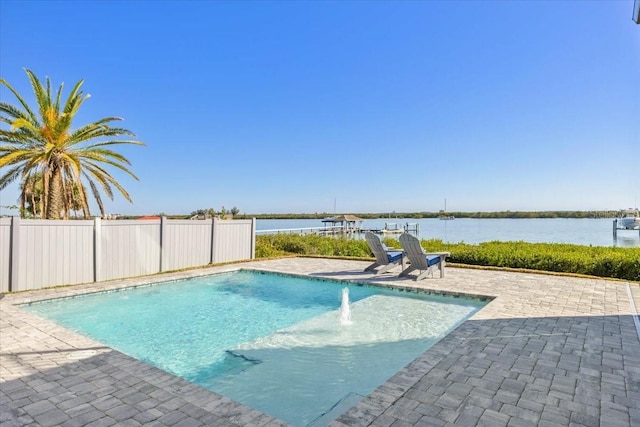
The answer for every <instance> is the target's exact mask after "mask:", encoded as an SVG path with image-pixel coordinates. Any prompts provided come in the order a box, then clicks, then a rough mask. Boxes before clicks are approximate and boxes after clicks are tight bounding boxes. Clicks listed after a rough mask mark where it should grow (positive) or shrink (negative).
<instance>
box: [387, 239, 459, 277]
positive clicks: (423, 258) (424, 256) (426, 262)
mask: <svg viewBox="0 0 640 427" xmlns="http://www.w3.org/2000/svg"><path fill="white" fill-rule="evenodd" d="M399 240H400V245H401V246H402V249H403V250H404V253H405V255H407V258H409V262H410V263H411V265H410V266H409V267H407V268H406V269H404V270H402V272H401V273H400V276H407V275H409V273H411V272H412V271H414V270H418V271H419V272H420V274H418V276H417V277H416V278H415V280H416V281H417V280H422V279H424V278H425V277H427V274H431V277H433V267H434V266H436V265H437V266H438V269H440V277H441V278H442V277H444V265H445V258H446V257H448V256H449V255H451V254H450V253H449V252H433V253H426V252H425V251H424V249H422V246H421V245H420V240H418V238H417V237H414V236H412V235H411V234H408V233H404V234H402V235H401V236H400V238H399Z"/></svg>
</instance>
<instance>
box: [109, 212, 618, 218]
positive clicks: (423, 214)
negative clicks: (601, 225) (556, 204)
mask: <svg viewBox="0 0 640 427" xmlns="http://www.w3.org/2000/svg"><path fill="white" fill-rule="evenodd" d="M342 214H351V215H355V216H357V217H359V218H362V219H385V218H404V219H408V218H415V219H421V218H438V217H440V216H442V215H444V214H446V215H451V216H454V217H455V218H474V219H485V218H486V219H501V218H505V219H529V218H570V219H580V218H617V217H620V216H621V214H622V210H608V211H496V212H446V213H445V212H381V213H353V212H340V213H336V214H331V213H327V212H323V213H313V214H308V213H285V214H276V213H261V214H239V215H236V216H235V218H236V219H248V218H256V219H318V220H321V219H324V218H328V217H332V216H336V215H342ZM143 216H144V215H123V216H121V217H120V218H119V219H138V218H141V217H143ZM165 216H166V217H167V218H170V219H188V218H191V217H192V215H191V214H185V215H167V214H165Z"/></svg>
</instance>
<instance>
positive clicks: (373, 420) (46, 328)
mask: <svg viewBox="0 0 640 427" xmlns="http://www.w3.org/2000/svg"><path fill="white" fill-rule="evenodd" d="M368 264H369V263H367V262H358V261H343V260H327V259H309V258H287V259H281V260H271V261H259V262H250V263H244V264H235V265H231V266H223V267H212V268H207V269H200V270H194V271H190V272H181V273H175V274H167V275H157V276H152V277H147V278H139V279H128V280H123V281H114V282H108V283H101V284H91V285H79V286H72V287H65V288H57V289H50V290H40V291H33V292H24V293H18V294H9V295H5V296H4V298H2V299H0V424H1V425H2V426H18V425H42V426H53V425H61V426H81V425H93V426H108V425H128V426H138V425H158V426H162V425H171V426H199V425H210V426H284V425H286V424H285V423H283V422H281V421H279V420H277V419H274V418H273V417H270V416H268V415H265V414H262V413H260V412H258V411H256V410H254V409H251V408H248V407H246V406H243V405H241V404H239V403H237V402H234V401H232V400H230V399H228V398H225V397H222V396H219V395H217V394H215V393H213V392H211V391H209V390H206V389H203V388H201V387H199V386H197V385H194V384H191V383H189V382H187V381H185V380H182V379H180V378H177V377H175V376H173V375H170V374H168V373H165V372H163V371H161V370H159V369H156V368H154V367H152V366H149V365H147V364H145V363H142V362H140V361H137V360H135V359H133V358H131V357H129V356H126V355H124V354H122V353H120V352H118V351H115V350H113V349H110V348H108V347H105V346H103V345H101V344H99V343H97V342H95V341H92V340H90V339H88V338H86V337H83V336H80V335H78V334H76V333H73V332H71V331H68V330H66V329H64V328H62V327H60V326H57V325H55V324H53V323H51V322H49V321H45V320H43V319H41V318H39V317H37V316H35V315H33V314H30V313H27V312H26V311H24V310H21V309H20V308H19V307H17V306H16V305H17V304H21V303H25V302H29V301H36V300H41V299H48V298H55V297H60V296H68V295H75V294H80V293H87V292H94V291H98V290H105V289H114V288H119V287H125V286H132V285H136V284H141V283H154V282H158V281H162V280H168V279H174V278H182V277H190V276H193V275H204V274H212V273H217V272H222V271H229V270H235V269H239V268H247V269H260V270H271V271H278V272H283V273H295V274H304V275H313V276H323V277H330V278H332V279H337V280H356V281H360V282H371V283H378V284H382V285H384V286H402V287H407V286H412V287H413V286H415V287H420V288H424V289H430V290H433V291H436V292H450V293H458V294H469V295H482V296H489V297H492V298H494V299H493V300H492V301H491V302H490V303H489V304H488V305H487V306H486V307H484V308H483V309H482V310H480V311H479V312H477V313H476V314H475V315H474V316H473V317H472V318H471V319H469V320H467V321H466V322H464V323H463V324H462V325H461V326H459V327H458V328H457V329H456V330H455V331H453V332H452V333H451V334H449V335H448V336H447V337H445V338H444V339H442V340H441V341H439V342H438V343H437V344H436V345H434V346H433V347H432V348H430V349H429V350H428V351H426V352H425V353H424V354H422V355H421V356H420V357H418V358H417V359H416V360H414V361H413V362H412V363H410V364H409V365H408V366H406V367H405V368H404V369H402V370H401V371H400V372H398V373H397V374H396V375H394V376H393V377H392V378H390V379H389V380H388V381H387V382H386V383H385V384H383V385H381V386H380V387H378V389H376V390H375V391H374V392H372V393H371V394H370V395H369V396H367V397H366V398H364V399H363V400H362V401H361V402H360V403H359V404H357V405H356V406H354V407H353V408H351V409H350V410H348V411H347V412H346V413H344V414H343V415H342V416H340V417H339V418H338V419H337V420H336V421H334V422H333V423H332V426H335V427H345V426H369V425H371V426H379V427H383V426H393V427H404V426H440V425H461V426H473V425H484V426H549V427H551V426H581V425H584V426H640V333H639V332H638V330H637V329H636V326H635V324H634V313H637V312H640V287H639V286H638V284H633V283H624V282H614V281H606V280H596V279H583V278H573V277H564V276H551V275H543V274H528V273H514V272H505V271H487V270H475V269H463V268H450V267H448V268H447V275H446V277H445V278H443V279H439V278H434V279H426V280H423V281H421V282H418V283H416V282H414V281H413V280H411V279H408V278H402V279H400V278H398V277H397V273H399V270H398V271H392V272H391V273H389V274H384V275H381V276H374V275H372V274H370V273H363V272H362V270H363V269H364V267H365V266H367V265H368ZM394 273H395V274H394ZM436 276H437V275H436ZM636 320H637V319H636ZM256 392H260V390H259V385H256Z"/></svg>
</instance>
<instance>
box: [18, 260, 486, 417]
mask: <svg viewBox="0 0 640 427" xmlns="http://www.w3.org/2000/svg"><path fill="white" fill-rule="evenodd" d="M345 287H346V288H347V289H348V292H349V298H350V304H349V311H350V314H351V322H350V323H348V322H343V321H341V314H342V313H341V309H340V307H341V302H342V301H341V295H342V290H343V289H344V288H345ZM485 304H486V302H484V301H480V300H473V299H465V298H452V297H442V296H432V295H425V294H419V293H413V292H401V291H394V290H390V289H386V288H378V287H371V286H358V285H354V284H345V283H344V282H338V281H328V280H319V279H313V278H301V277H293V276H286V275H280V274H267V273H261V272H252V271H238V272H233V273H224V274H218V275H212V276H205V277H200V278H194V279H187V280H181V281H174V282H166V283H160V284H156V285H152V286H144V287H137V288H128V289H124V290H119V291H114V292H105V293H97V294H90V295H84V296H79V297H74V298H67V299H58V300H49V301H45V302H40V303H34V304H31V305H29V306H26V307H25V308H26V309H27V310H29V311H32V312H35V313H37V314H39V315H41V316H43V317H45V318H48V319H51V320H53V321H55V322H57V323H59V324H61V325H63V326H65V327H67V328H69V329H72V330H74V331H76V332H79V333H81V334H83V335H87V336H89V337H91V338H93V339H95V340H97V341H99V342H101V343H104V344H106V345H108V346H110V347H112V348H114V349H116V350H119V351H122V352H123V353H126V354H128V355H130V356H132V357H135V358H137V359H139V360H142V361H145V362H147V363H150V364H152V365H154V366H157V367H159V368H160V369H163V370H165V371H167V372H170V373H172V374H175V375H177V376H180V377H182V378H185V379H187V380H189V381H192V382H194V383H196V384H199V385H201V386H203V387H206V388H209V389H211V390H213V391H215V392H217V393H219V394H222V395H224V396H227V397H230V398H232V399H234V400H237V401H239V402H241V403H243V404H245V405H247V406H250V407H253V408H255V409H258V410H260V411H262V412H265V413H267V414H269V415H272V416H274V417H277V418H279V419H281V420H283V421H285V422H287V423H289V424H292V425H294V426H306V425H310V424H311V425H314V426H322V425H326V424H328V423H329V422H330V421H331V420H333V419H335V418H336V417H337V416H339V415H340V414H341V413H342V412H344V411H345V410H346V409H348V408H349V407H351V406H352V405H354V404H355V403H356V402H357V401H358V400H359V399H360V398H361V397H362V396H364V395H367V394H369V393H370V392H371V391H373V390H374V389H375V388H376V387H377V386H379V385H380V384H382V383H384V382H385V381H386V380H387V379H388V378H389V377H391V376H392V375H393V374H395V373H396V372H397V371H398V370H400V369H401V368H402V367H404V366H405V365H406V364H407V363H409V362H411V361H412V360H413V359H415V358H416V357H417V356H419V355H420V354H422V353H423V352H424V351H426V350H427V349H428V348H429V347H430V346H432V345H433V344H435V343H436V342H437V341H438V340H439V339H441V338H442V337H444V336H445V335H446V334H447V333H449V332H450V331H451V330H452V329H453V328H455V327H456V326H457V325H458V324H460V323H461V322H463V321H464V320H465V319H467V318H468V317H470V316H471V315H473V313H475V312H476V311H478V310H479V309H480V308H482V307H483V306H484V305H485Z"/></svg>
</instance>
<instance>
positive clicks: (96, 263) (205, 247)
mask: <svg viewBox="0 0 640 427" xmlns="http://www.w3.org/2000/svg"><path fill="white" fill-rule="evenodd" d="M255 230H256V221H255V219H251V220H229V221H227V220H218V219H213V220H170V219H166V218H164V217H163V218H160V219H156V220H114V221H102V220H101V219H99V218H96V219H95V220H69V221H62V220H55V221H53V220H23V219H20V218H19V217H10V218H0V292H15V291H25V290H29V289H41V288H45V287H49V286H59V285H74V284H78V283H90V282H101V281H104V280H111V279H121V278H126V277H135V276H144V275H148V274H154V273H159V272H163V271H171V270H178V269H182V268H190V267H198V266H202V265H207V264H215V263H222V262H230V261H241V260H248V259H253V258H254V257H255V233H256V231H255Z"/></svg>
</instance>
